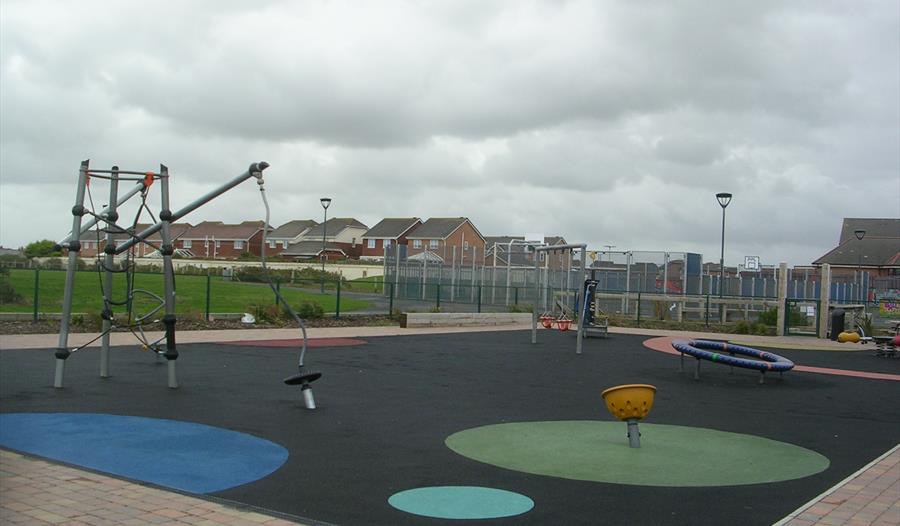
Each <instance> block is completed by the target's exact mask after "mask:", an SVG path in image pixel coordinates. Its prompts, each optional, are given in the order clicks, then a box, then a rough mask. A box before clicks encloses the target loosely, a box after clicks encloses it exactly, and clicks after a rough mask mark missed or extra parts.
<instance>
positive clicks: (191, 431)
mask: <svg viewBox="0 0 900 526" xmlns="http://www.w3.org/2000/svg"><path fill="white" fill-rule="evenodd" d="M0 446H3V447H8V448H11V449H15V450H18V451H22V452H24V453H30V454H34V455H39V456H42V457H46V458H49V459H53V460H60V461H62V462H68V463H70V464H74V465H76V466H82V467H86V468H89V469H94V470H97V471H100V472H104V473H110V474H112V475H117V476H122V477H126V478H130V479H134V480H139V481H142V482H150V483H153V484H158V485H160V486H165V487H169V488H174V489H178V490H182V491H187V492H190V493H213V492H216V491H221V490H225V489H228V488H232V487H234V486H238V485H241V484H246V483H248V482H253V481H255V480H259V479H261V478H263V477H265V476H267V475H269V474H270V473H272V472H273V471H275V470H276V469H278V468H279V467H281V465H282V464H284V463H285V462H286V461H287V459H288V451H287V450H286V449H285V448H283V447H281V446H280V445H278V444H276V443H274V442H270V441H268V440H264V439H261V438H258V437H255V436H253V435H248V434H246V433H238V432H237V431H230V430H227V429H221V428H218V427H212V426H207V425H203V424H195V423H192V422H181V421H177V420H162V419H158V418H144V417H138V416H119V415H107V414H98V413H6V414H0Z"/></svg>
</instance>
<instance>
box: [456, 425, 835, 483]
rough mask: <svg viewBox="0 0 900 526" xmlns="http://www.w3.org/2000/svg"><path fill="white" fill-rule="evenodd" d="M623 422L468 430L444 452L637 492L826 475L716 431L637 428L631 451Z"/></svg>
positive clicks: (794, 449) (758, 440)
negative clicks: (636, 440) (632, 487)
mask: <svg viewBox="0 0 900 526" xmlns="http://www.w3.org/2000/svg"><path fill="white" fill-rule="evenodd" d="M626 432H627V426H626V424H625V422H608V421H607V422H603V421H590V420H572V421H552V422H512V423H505V424H495V425H488V426H483V427H476V428H472V429H466V430H464V431H460V432H458V433H454V434H453V435H450V436H449V437H447V440H446V441H445V443H446V445H447V447H449V448H450V449H452V450H453V451H455V452H456V453H459V454H460V455H463V456H465V457H468V458H471V459H473V460H477V461H480V462H484V463H486V464H491V465H494V466H498V467H501V468H506V469H512V470H516V471H522V472H525V473H532V474H536V475H547V476H552V477H560V478H566V479H572V480H585V481H593V482H607V483H612V484H631V485H637V486H669V487H696V486H738V485H745V484H761V483H769V482H778V481H784V480H793V479H798V478H802V477H807V476H810V475H814V474H816V473H819V472H821V471H824V470H825V469H827V468H828V466H829V464H830V462H829V460H828V459H827V458H826V457H824V456H822V455H820V454H819V453H816V452H815V451H811V450H809V449H805V448H802V447H800V446H796V445H793V444H788V443H785V442H779V441H776V440H770V439H767V438H763V437H759V436H754V435H746V434H740V433H729V432H725V431H717V430H715V429H704V428H698V427H684V426H672V425H662V424H647V423H641V424H640V432H641V447H640V448H631V447H629V446H628V438H627V437H626Z"/></svg>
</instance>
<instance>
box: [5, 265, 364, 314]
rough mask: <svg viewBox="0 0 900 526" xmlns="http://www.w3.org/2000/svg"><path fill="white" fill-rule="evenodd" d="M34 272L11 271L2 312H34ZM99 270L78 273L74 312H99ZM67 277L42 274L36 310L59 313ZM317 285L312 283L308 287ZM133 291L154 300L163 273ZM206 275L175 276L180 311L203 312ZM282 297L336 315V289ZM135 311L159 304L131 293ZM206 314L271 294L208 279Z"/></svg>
mask: <svg viewBox="0 0 900 526" xmlns="http://www.w3.org/2000/svg"><path fill="white" fill-rule="evenodd" d="M34 276H35V273H34V271H33V270H21V269H10V271H9V281H10V284H11V285H12V287H13V288H14V289H15V291H16V292H18V293H19V294H20V295H21V296H22V299H23V302H21V303H0V312H32V311H33V310H34ZM100 279H101V278H100V276H99V274H98V273H97V272H92V271H82V272H78V273H77V274H76V279H75V292H74V295H73V299H72V311H73V312H83V313H99V312H100V311H102V310H103V294H102V292H101V290H102V288H101V286H100ZM65 280H66V273H65V272H63V271H51V270H42V271H41V272H40V276H39V281H40V283H39V286H38V289H39V290H38V292H39V294H38V307H39V309H38V310H39V312H42V313H57V312H60V311H61V310H62V301H63V288H64V285H65ZM316 286H317V285H312V284H310V289H315V287H316ZM134 288H135V289H144V290H148V291H150V292H153V293H154V294H156V295H158V296H162V295H163V276H162V274H161V273H160V274H137V275H136V276H135V282H134ZM206 288H207V277H206V276H187V275H180V276H178V275H176V276H175V291H176V305H177V310H178V311H179V312H180V313H196V314H203V313H205V312H206V292H207V289H206ZM125 293H126V280H125V276H124V275H123V274H116V275H115V279H114V280H113V301H122V300H124V299H125ZM281 295H282V296H283V297H284V299H285V300H286V301H287V302H288V303H290V305H291V306H292V307H294V308H295V309H296V308H298V307H299V305H300V304H302V303H303V302H306V301H309V302H314V303H318V304H319V305H321V306H322V309H323V310H324V311H325V312H334V311H335V307H336V303H337V295H336V294H335V292H334V290H333V289H332V290H327V289H326V293H325V294H319V293H318V292H315V291H314V290H309V289H307V290H301V289H300V288H294V287H289V286H286V285H282V286H281ZM135 298H136V300H135V308H134V312H135V313H136V314H137V315H140V314H141V313H142V312H146V311H147V310H148V309H152V308H153V307H154V306H156V305H157V304H158V301H157V300H156V299H154V298H153V297H151V296H150V295H147V294H140V293H138V294H136V295H135ZM209 298H210V305H209V312H217V313H223V312H250V311H251V308H252V306H253V305H262V306H268V305H274V304H275V294H274V293H273V292H272V290H271V289H270V288H269V286H268V285H267V284H265V283H238V282H233V281H224V280H223V279H222V278H221V277H212V278H211V279H210V281H209ZM370 306H371V304H370V303H369V302H368V301H365V300H360V299H356V298H349V297H341V312H345V311H354V310H363V309H367V308H370ZM113 310H114V311H115V312H125V307H124V306H122V307H115V308H114V309H113Z"/></svg>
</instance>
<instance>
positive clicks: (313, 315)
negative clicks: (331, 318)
mask: <svg viewBox="0 0 900 526" xmlns="http://www.w3.org/2000/svg"><path fill="white" fill-rule="evenodd" d="M297 315H298V316H300V317H301V318H303V319H307V320H312V319H318V318H321V317H323V316H325V309H323V308H322V305H320V304H318V303H316V302H314V301H304V302H303V303H301V304H300V308H299V309H297Z"/></svg>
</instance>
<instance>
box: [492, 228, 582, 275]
mask: <svg viewBox="0 0 900 526" xmlns="http://www.w3.org/2000/svg"><path fill="white" fill-rule="evenodd" d="M510 242H512V243H510ZM524 242H525V236H487V237H485V246H486V247H487V264H488V265H489V266H498V267H505V266H507V261H508V262H509V266H512V267H533V266H534V252H531V251H529V250H527V249H526V248H525V246H524V245H523V243H524ZM565 244H566V240H565V238H563V237H562V236H544V245H547V246H553V245H565ZM507 251H508V253H507ZM495 256H496V257H495ZM575 256H576V257H580V254H577V253H576V254H575ZM548 257H549V258H550V261H549V264H548V265H549V267H550V268H552V269H562V268H565V267H566V265H567V264H568V255H567V254H565V253H562V252H560V253H556V254H548V253H547V252H541V255H540V258H541V262H542V264H541V266H544V265H545V264H547V263H546V262H547V258H548Z"/></svg>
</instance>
